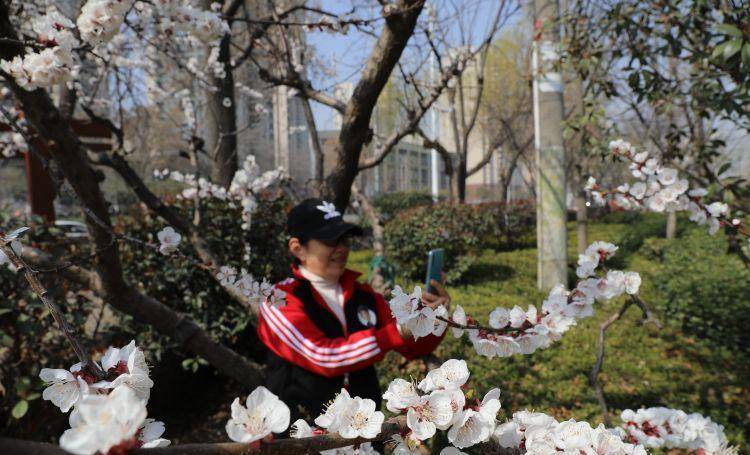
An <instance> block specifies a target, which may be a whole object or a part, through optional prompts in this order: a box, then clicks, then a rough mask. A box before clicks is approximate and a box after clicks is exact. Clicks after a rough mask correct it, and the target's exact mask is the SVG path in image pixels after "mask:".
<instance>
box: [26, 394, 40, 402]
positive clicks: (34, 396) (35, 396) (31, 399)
mask: <svg viewBox="0 0 750 455" xmlns="http://www.w3.org/2000/svg"><path fill="white" fill-rule="evenodd" d="M40 396H41V395H40V394H39V392H34V393H31V394H29V396H27V397H26V401H34V400H36V399H37V398H39V397H40Z"/></svg>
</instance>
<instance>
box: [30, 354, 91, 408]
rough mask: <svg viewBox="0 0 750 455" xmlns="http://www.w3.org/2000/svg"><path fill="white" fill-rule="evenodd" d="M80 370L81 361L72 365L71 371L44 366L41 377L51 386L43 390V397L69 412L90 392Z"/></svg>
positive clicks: (40, 373)
mask: <svg viewBox="0 0 750 455" xmlns="http://www.w3.org/2000/svg"><path fill="white" fill-rule="evenodd" d="M80 372H81V364H80V363H76V364H75V365H73V366H72V367H70V371H68V370H64V369H52V368H42V371H40V372H39V377H40V378H41V379H42V381H44V382H46V383H49V386H48V387H47V388H46V389H44V392H42V398H44V399H45V400H49V401H51V402H52V404H54V405H55V406H57V407H58V408H60V410H61V411H62V412H68V411H69V410H70V408H72V407H73V406H74V405H75V404H76V403H78V401H80V400H81V399H82V398H83V397H84V396H86V395H88V394H89V386H88V384H87V383H86V381H85V380H84V379H83V378H82V377H81V376H80V375H79V374H80Z"/></svg>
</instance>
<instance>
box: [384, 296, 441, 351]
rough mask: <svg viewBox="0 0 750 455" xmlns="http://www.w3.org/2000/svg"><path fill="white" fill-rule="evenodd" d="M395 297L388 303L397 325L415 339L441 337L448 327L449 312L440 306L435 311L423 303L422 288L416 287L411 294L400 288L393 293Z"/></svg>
mask: <svg viewBox="0 0 750 455" xmlns="http://www.w3.org/2000/svg"><path fill="white" fill-rule="evenodd" d="M391 293H392V295H393V297H392V298H391V300H390V301H389V302H388V304H389V306H390V308H391V313H392V314H393V317H395V318H396V324H398V325H399V326H400V327H402V328H406V329H408V330H409V332H411V334H412V336H414V339H417V338H422V337H425V336H427V335H436V336H441V335H442V334H443V332H445V329H446V327H447V322H445V320H444V318H445V317H446V316H448V310H447V309H446V308H445V306H443V305H440V306H438V307H437V308H435V309H433V308H431V307H429V306H427V305H424V304H423V303H422V288H420V287H419V286H415V287H414V290H413V291H412V293H411V294H407V293H405V292H404V291H403V290H402V289H401V287H400V286H395V287H394V288H393V290H392V291H391Z"/></svg>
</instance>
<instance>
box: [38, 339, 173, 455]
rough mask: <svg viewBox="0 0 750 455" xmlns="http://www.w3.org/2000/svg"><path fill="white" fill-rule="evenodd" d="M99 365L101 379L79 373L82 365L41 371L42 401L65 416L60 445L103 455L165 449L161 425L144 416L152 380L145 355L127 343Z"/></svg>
mask: <svg viewBox="0 0 750 455" xmlns="http://www.w3.org/2000/svg"><path fill="white" fill-rule="evenodd" d="M97 366H98V367H100V368H101V370H102V371H103V372H104V376H103V378H99V377H97V376H95V375H94V374H93V373H92V372H91V371H87V370H84V369H83V367H82V364H81V363H77V364H75V365H73V366H72V367H70V369H68V370H66V369H51V368H43V369H42V370H41V372H40V373H39V377H40V378H41V379H42V380H43V381H44V382H46V383H48V384H49V385H48V387H47V388H46V389H44V392H42V398H44V399H45V400H49V401H51V402H52V404H54V405H55V406H57V407H59V408H60V410H61V411H62V412H68V411H69V410H70V409H71V408H72V409H73V411H72V412H71V414H70V419H69V420H70V429H68V430H66V431H65V432H64V433H63V434H62V436H61V437H60V446H61V447H62V448H63V449H65V450H67V451H68V452H72V453H75V454H81V455H90V454H95V453H107V452H108V451H109V450H110V449H112V448H115V447H117V448H120V449H123V450H126V449H131V448H137V447H143V448H149V447H164V446H166V445H169V441H168V440H166V439H163V438H161V435H162V434H163V433H164V424H163V423H161V422H157V421H154V420H153V419H147V418H146V404H147V403H148V399H149V396H150V394H151V388H152V387H153V385H154V382H153V381H152V380H151V378H149V367H148V364H147V363H146V358H145V355H144V354H143V351H141V350H140V349H139V348H138V347H137V346H136V345H135V341H131V342H130V343H129V344H127V345H126V346H123V347H122V348H114V347H110V348H109V349H107V351H106V352H105V353H104V355H103V356H102V358H101V360H100V362H99V363H98V364H97Z"/></svg>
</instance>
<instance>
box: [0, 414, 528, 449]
mask: <svg viewBox="0 0 750 455" xmlns="http://www.w3.org/2000/svg"><path fill="white" fill-rule="evenodd" d="M407 430H408V427H407V426H406V417H405V416H397V417H392V418H390V419H388V420H386V421H385V422H383V426H382V428H381V431H380V434H378V435H377V436H375V437H374V438H372V439H367V438H354V439H344V438H342V437H341V436H339V435H335V434H325V435H319V436H311V437H308V438H299V439H294V438H290V439H274V440H272V441H268V442H266V441H261V442H260V443H259V444H258V443H254V444H243V443H237V442H223V443H214V444H183V445H175V446H169V447H162V448H155V449H135V450H132V451H130V452H128V453H130V454H132V455H177V454H179V455H264V454H265V455H294V454H306V453H318V452H321V451H324V450H331V449H336V448H339V447H347V446H351V445H358V444H363V443H365V442H376V441H387V440H388V439H390V438H391V437H392V436H393V435H395V434H399V433H402V432H405V431H407ZM479 447H483V448H485V449H487V450H488V452H487V453H494V454H497V455H520V454H522V453H524V452H523V451H522V450H520V449H506V448H502V447H499V446H498V445H497V444H495V443H494V442H486V443H483V444H480V445H479ZM0 449H2V451H3V453H5V452H6V451H7V453H23V454H29V455H66V454H67V453H68V452H65V451H64V450H63V449H61V448H60V447H58V446H55V445H52V444H48V443H45V442H36V441H24V440H21V439H10V438H0Z"/></svg>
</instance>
